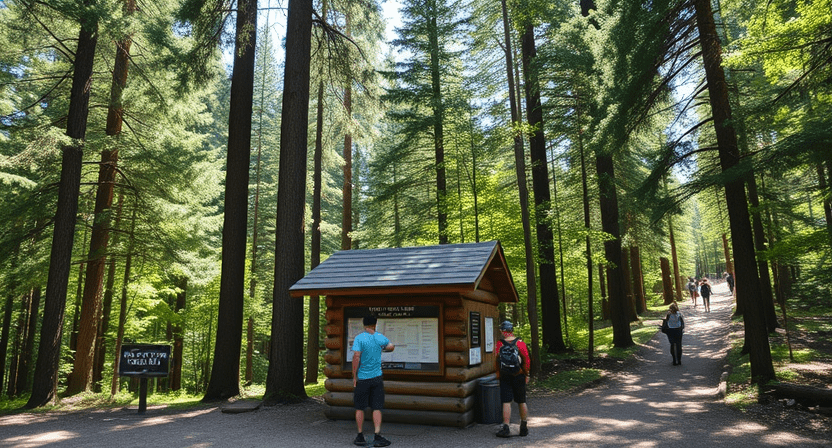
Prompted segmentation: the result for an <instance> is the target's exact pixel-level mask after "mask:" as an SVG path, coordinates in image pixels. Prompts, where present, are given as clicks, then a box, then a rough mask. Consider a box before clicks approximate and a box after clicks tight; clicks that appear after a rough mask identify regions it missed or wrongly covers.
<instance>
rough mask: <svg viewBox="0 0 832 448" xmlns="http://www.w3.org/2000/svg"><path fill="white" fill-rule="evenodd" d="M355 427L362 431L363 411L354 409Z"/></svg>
mask: <svg viewBox="0 0 832 448" xmlns="http://www.w3.org/2000/svg"><path fill="white" fill-rule="evenodd" d="M355 427H356V428H357V429H358V432H364V411H359V410H358V409H356V410H355Z"/></svg>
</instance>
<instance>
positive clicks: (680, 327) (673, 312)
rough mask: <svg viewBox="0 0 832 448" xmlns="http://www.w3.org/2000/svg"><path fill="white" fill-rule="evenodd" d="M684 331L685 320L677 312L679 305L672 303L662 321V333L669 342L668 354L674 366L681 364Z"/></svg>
mask: <svg viewBox="0 0 832 448" xmlns="http://www.w3.org/2000/svg"><path fill="white" fill-rule="evenodd" d="M684 330H685V319H684V318H683V317H682V313H680V312H679V305H677V304H676V302H675V301H674V302H673V303H671V304H670V308H669V309H668V311H667V315H665V316H664V320H662V332H664V333H665V334H667V341H668V342H670V354H671V356H673V365H674V366H678V365H681V364H682V332H683V331H684Z"/></svg>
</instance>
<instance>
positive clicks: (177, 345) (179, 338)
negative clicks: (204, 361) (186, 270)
mask: <svg viewBox="0 0 832 448" xmlns="http://www.w3.org/2000/svg"><path fill="white" fill-rule="evenodd" d="M176 287H177V289H179V292H177V293H176V304H175V305H174V307H173V312H174V313H175V314H176V315H177V316H179V318H180V321H178V322H177V323H176V325H174V326H173V328H172V330H173V354H172V358H173V359H172V361H173V362H172V363H171V372H170V378H169V380H170V381H169V382H170V390H180V389H181V388H182V361H183V360H184V359H183V358H184V356H183V355H184V349H185V331H184V328H183V326H182V324H181V323H179V322H181V318H182V314H181V312H182V310H184V309H185V303H186V301H187V298H188V277H180V278H179V281H178V284H177V285H176Z"/></svg>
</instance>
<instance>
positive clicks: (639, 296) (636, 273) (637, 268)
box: [630, 246, 647, 314]
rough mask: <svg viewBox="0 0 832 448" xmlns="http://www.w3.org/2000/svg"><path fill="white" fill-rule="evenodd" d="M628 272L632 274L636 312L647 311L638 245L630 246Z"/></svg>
mask: <svg viewBox="0 0 832 448" xmlns="http://www.w3.org/2000/svg"><path fill="white" fill-rule="evenodd" d="M630 272H632V275H633V297H635V300H636V312H637V313H638V314H643V313H644V312H645V311H647V300H646V298H645V297H644V276H643V274H642V272H641V255H640V253H639V249H638V246H632V247H630Z"/></svg>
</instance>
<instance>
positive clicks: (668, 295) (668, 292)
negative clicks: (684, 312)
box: [659, 257, 673, 305]
mask: <svg viewBox="0 0 832 448" xmlns="http://www.w3.org/2000/svg"><path fill="white" fill-rule="evenodd" d="M659 262H660V263H661V268H662V298H663V299H664V304H665V305H670V304H671V303H673V287H672V286H670V285H671V283H670V282H672V281H673V280H672V279H671V278H670V261H669V260H668V259H667V258H665V257H661V258H659Z"/></svg>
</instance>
